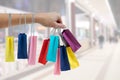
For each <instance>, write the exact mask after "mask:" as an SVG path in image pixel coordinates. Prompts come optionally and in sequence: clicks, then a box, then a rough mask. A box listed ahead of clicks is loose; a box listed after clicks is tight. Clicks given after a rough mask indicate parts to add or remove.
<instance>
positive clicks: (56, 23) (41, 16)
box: [35, 12, 65, 28]
mask: <svg viewBox="0 0 120 80" xmlns="http://www.w3.org/2000/svg"><path fill="white" fill-rule="evenodd" d="M35 22H37V23H40V24H42V25H44V26H47V27H54V28H65V25H64V24H63V23H62V20H61V17H60V15H59V14H58V13H55V12H52V13H38V14H36V15H35Z"/></svg>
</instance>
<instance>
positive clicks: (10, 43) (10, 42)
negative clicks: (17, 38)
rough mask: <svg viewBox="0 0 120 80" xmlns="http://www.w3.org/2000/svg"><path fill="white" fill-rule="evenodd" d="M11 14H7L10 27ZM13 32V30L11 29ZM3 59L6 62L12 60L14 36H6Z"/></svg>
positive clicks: (13, 58) (13, 59)
mask: <svg viewBox="0 0 120 80" xmlns="http://www.w3.org/2000/svg"><path fill="white" fill-rule="evenodd" d="M11 18H12V17H11V14H9V27H11ZM12 33H13V30H12ZM5 61H6V62H14V61H15V57H14V37H13V36H10V35H9V36H7V37H6V53H5Z"/></svg>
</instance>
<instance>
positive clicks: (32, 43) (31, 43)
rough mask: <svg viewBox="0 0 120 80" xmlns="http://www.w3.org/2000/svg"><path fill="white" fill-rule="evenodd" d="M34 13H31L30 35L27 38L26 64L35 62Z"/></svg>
mask: <svg viewBox="0 0 120 80" xmlns="http://www.w3.org/2000/svg"><path fill="white" fill-rule="evenodd" d="M34 32H35V31H34V14H32V25H31V36H30V38H29V50H28V64H29V65H35V63H36V48H37V36H35V35H34Z"/></svg>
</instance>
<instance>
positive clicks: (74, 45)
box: [62, 29, 81, 52]
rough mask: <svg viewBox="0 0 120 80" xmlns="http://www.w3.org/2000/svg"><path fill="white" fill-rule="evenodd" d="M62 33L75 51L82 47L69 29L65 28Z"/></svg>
mask: <svg viewBox="0 0 120 80" xmlns="http://www.w3.org/2000/svg"><path fill="white" fill-rule="evenodd" d="M62 35H63V37H64V39H65V40H66V42H67V43H68V45H69V46H70V47H71V48H72V50H73V52H76V51H77V50H78V49H79V48H80V47H81V45H80V43H79V42H78V41H77V40H76V38H75V37H74V36H73V34H72V33H71V32H70V31H69V30H68V29H65V30H63V32H62Z"/></svg>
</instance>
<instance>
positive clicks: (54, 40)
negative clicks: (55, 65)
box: [47, 35, 59, 62]
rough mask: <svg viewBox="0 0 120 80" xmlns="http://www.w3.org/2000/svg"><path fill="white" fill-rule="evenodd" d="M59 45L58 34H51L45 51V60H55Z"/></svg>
mask: <svg viewBox="0 0 120 80" xmlns="http://www.w3.org/2000/svg"><path fill="white" fill-rule="evenodd" d="M58 45H59V36H55V35H51V36H50V43H49V47H48V53H47V61H51V62H56V54H57V49H58Z"/></svg>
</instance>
